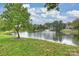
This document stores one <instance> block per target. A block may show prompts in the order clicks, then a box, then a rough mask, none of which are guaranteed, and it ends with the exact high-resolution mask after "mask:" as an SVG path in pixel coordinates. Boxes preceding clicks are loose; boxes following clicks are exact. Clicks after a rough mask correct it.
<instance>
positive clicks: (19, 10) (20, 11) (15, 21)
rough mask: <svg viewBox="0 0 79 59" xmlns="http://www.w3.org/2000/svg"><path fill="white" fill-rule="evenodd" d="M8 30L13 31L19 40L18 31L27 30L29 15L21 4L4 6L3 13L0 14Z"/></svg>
mask: <svg viewBox="0 0 79 59" xmlns="http://www.w3.org/2000/svg"><path fill="white" fill-rule="evenodd" d="M2 17H3V18H4V19H5V22H6V27H7V29H8V30H11V29H14V30H15V31H16V33H17V34H18V39H19V38H20V34H19V31H20V30H24V29H28V28H29V25H30V20H29V19H30V14H29V13H28V10H27V8H24V7H23V4H18V3H17V4H15V3H11V4H5V11H4V12H3V14H2Z"/></svg>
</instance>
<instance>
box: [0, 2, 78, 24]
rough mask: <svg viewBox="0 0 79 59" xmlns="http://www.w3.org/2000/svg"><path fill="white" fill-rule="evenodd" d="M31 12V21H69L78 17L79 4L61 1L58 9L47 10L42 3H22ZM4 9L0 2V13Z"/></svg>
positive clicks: (42, 22)
mask: <svg viewBox="0 0 79 59" xmlns="http://www.w3.org/2000/svg"><path fill="white" fill-rule="evenodd" d="M23 6H24V7H27V8H28V11H29V13H30V14H31V19H32V23H34V24H44V23H46V22H53V21H55V20H62V21H63V22H71V21H73V20H75V18H79V4H78V3H70V4H68V3H63V4H59V8H60V11H56V10H51V11H47V10H46V8H45V7H44V4H42V3H32V4H24V5H23ZM3 11H4V4H0V13H2V12H3Z"/></svg>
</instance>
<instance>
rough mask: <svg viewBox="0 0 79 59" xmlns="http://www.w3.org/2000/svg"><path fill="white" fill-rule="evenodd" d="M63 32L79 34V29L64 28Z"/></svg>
mask: <svg viewBox="0 0 79 59" xmlns="http://www.w3.org/2000/svg"><path fill="white" fill-rule="evenodd" d="M62 32H63V33H65V34H75V35H76V34H78V31H77V30H73V29H63V30H62Z"/></svg>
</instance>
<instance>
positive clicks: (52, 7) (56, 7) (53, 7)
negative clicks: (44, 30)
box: [45, 3, 59, 11]
mask: <svg viewBox="0 0 79 59" xmlns="http://www.w3.org/2000/svg"><path fill="white" fill-rule="evenodd" d="M58 5H59V3H46V4H45V7H47V10H48V11H50V10H51V9H56V10H59V7H58Z"/></svg>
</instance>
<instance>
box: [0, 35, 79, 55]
mask: <svg viewBox="0 0 79 59" xmlns="http://www.w3.org/2000/svg"><path fill="white" fill-rule="evenodd" d="M74 51H75V52H79V47H74V46H68V45H63V44H59V43H52V42H48V41H44V40H36V39H31V38H27V39H22V40H17V39H15V38H14V37H12V36H10V35H0V56H64V55H69V54H70V53H72V52H74Z"/></svg>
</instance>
